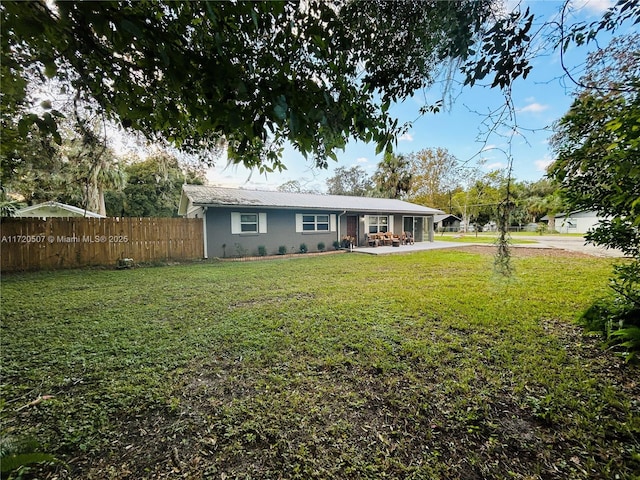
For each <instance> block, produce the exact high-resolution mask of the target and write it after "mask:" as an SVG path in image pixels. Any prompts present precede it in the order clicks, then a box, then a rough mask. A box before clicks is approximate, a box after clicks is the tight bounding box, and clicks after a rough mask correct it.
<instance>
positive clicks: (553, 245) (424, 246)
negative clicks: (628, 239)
mask: <svg viewBox="0 0 640 480" xmlns="http://www.w3.org/2000/svg"><path fill="white" fill-rule="evenodd" d="M514 239H515V240H531V241H534V242H536V243H523V244H518V243H516V244H513V247H515V248H550V249H560V250H568V251H570V252H579V253H585V254H587V255H592V256H594V257H623V256H624V255H623V254H622V252H620V251H619V250H611V249H605V248H602V247H596V246H594V245H590V244H589V245H585V241H584V238H582V237H565V236H560V235H531V236H524V237H521V236H517V237H514ZM470 245H482V246H490V245H489V244H487V243H466V242H465V243H462V242H446V241H439V240H436V241H435V242H418V243H415V244H414V245H400V246H399V247H391V246H385V247H357V248H354V249H353V251H354V252H358V253H368V254H370V255H385V254H390V253H409V252H418V251H423V250H436V249H441V248H455V247H465V246H470Z"/></svg>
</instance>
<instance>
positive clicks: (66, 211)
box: [13, 202, 106, 218]
mask: <svg viewBox="0 0 640 480" xmlns="http://www.w3.org/2000/svg"><path fill="white" fill-rule="evenodd" d="M13 216H14V217H37V218H49V217H90V218H106V217H105V216H104V215H100V214H99V213H95V212H90V211H89V210H85V209H84V208H78V207H74V206H73V205H67V204H66V203H60V202H45V203H39V204H37V205H31V206H29V207H24V208H21V209H19V210H16V211H15V213H14V214H13Z"/></svg>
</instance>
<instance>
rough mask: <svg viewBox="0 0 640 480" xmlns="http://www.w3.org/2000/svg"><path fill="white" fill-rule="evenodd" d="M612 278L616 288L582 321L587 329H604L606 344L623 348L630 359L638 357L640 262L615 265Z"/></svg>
mask: <svg viewBox="0 0 640 480" xmlns="http://www.w3.org/2000/svg"><path fill="white" fill-rule="evenodd" d="M614 271H615V273H616V277H615V278H613V279H612V280H611V288H612V289H613V291H614V292H615V293H614V294H613V295H612V296H611V297H608V298H604V299H600V300H598V301H596V302H595V303H594V304H593V305H592V306H591V307H589V309H588V310H587V311H586V312H584V313H583V314H582V315H581V316H580V318H579V320H578V322H579V323H580V325H582V326H583V327H584V328H585V329H586V330H587V331H591V332H600V333H601V334H602V335H603V337H604V338H605V342H606V345H607V346H609V347H610V348H612V349H616V350H621V351H622V355H623V356H624V357H626V359H627V361H632V360H637V359H638V353H639V352H640V289H639V288H638V285H640V262H633V263H630V264H627V265H617V266H616V267H614Z"/></svg>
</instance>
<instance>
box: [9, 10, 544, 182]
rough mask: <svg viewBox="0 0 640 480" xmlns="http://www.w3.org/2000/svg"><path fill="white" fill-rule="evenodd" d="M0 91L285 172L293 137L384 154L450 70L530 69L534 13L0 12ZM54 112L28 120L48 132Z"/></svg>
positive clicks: (495, 77)
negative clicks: (42, 84) (46, 81)
mask: <svg viewBox="0 0 640 480" xmlns="http://www.w3.org/2000/svg"><path fill="white" fill-rule="evenodd" d="M0 12H1V14H2V61H1V62H0V63H1V64H2V66H3V71H2V91H5V92H6V91H10V92H11V93H12V102H11V105H10V106H11V107H12V108H9V110H10V112H9V113H10V114H14V115H18V114H20V112H19V111H18V110H20V108H18V107H20V106H22V105H23V104H24V103H25V102H24V100H25V98H26V97H25V95H24V93H25V88H24V86H25V83H26V82H25V79H28V78H30V77H31V78H52V79H56V80H57V81H59V82H60V84H61V85H62V86H63V88H65V89H67V90H69V89H71V90H73V91H74V92H75V95H76V99H84V100H86V102H85V105H88V106H90V107H91V108H93V109H95V110H99V111H101V112H104V113H105V114H106V115H107V116H108V117H109V118H111V119H113V120H116V121H118V122H120V123H121V124H122V125H123V126H125V127H130V128H132V129H135V130H137V131H140V132H143V133H144V134H145V135H147V136H148V137H149V138H151V139H153V140H164V141H167V142H171V143H173V144H175V145H177V146H178V147H180V148H182V149H185V150H190V151H204V150H206V149H207V148H209V147H212V146H219V145H220V144H224V145H226V146H227V147H228V149H229V158H230V159H231V161H234V162H242V163H244V164H245V165H246V166H248V167H258V168H259V169H261V170H270V169H274V168H281V167H283V165H282V164H281V162H280V156H279V155H280V153H281V148H282V145H283V143H284V142H285V141H289V142H290V143H291V144H293V145H294V147H295V148H297V149H298V150H299V151H300V152H302V153H303V154H305V155H313V157H314V159H315V161H316V163H317V164H319V165H322V166H326V162H327V159H328V158H335V149H336V148H342V147H344V146H345V144H346V141H347V140H348V139H349V138H355V139H360V140H363V141H367V142H369V141H374V142H377V144H378V148H379V150H380V151H382V150H384V149H388V148H390V147H391V145H392V142H393V140H394V138H395V136H396V135H397V134H398V132H399V131H400V130H401V128H402V126H399V125H398V124H397V120H395V119H393V118H392V117H391V116H390V115H389V112H388V108H389V105H390V103H391V102H393V101H398V100H402V99H406V98H408V97H409V96H410V95H411V94H412V93H414V92H415V91H416V90H418V89H420V88H423V87H428V86H430V85H432V84H433V82H434V79H435V78H436V77H437V75H438V73H439V72H440V71H441V70H442V69H443V68H446V67H447V65H451V64H453V65H458V66H461V67H462V69H463V70H464V74H465V75H466V80H467V82H468V83H473V82H474V81H476V80H478V79H482V78H484V77H486V76H487V75H489V76H490V77H491V78H492V84H493V85H495V86H502V87H505V86H508V85H509V84H510V82H511V80H512V79H513V78H515V77H518V76H520V75H523V74H526V73H527V72H528V70H529V66H528V64H527V60H526V59H525V58H524V55H525V51H526V42H527V41H528V39H529V38H528V36H527V32H528V30H529V29H530V27H531V22H532V16H531V15H529V14H528V12H524V13H521V12H515V13H513V14H505V13H504V12H503V11H501V10H500V9H499V8H497V6H496V2H495V1H494V0H473V1H471V0H468V1H457V2H442V1H421V2H417V1H409V0H404V1H397V2H388V1H383V0H372V1H367V2H361V1H355V0H334V1H326V0H309V1H307V2H283V1H271V2H244V1H240V2H173V1H150V0H142V1H133V0H130V1H102V2H53V1H44V0H41V1H32V2H10V1H7V2H2V4H0ZM56 115H57V113H56V112H55V111H53V110H51V109H50V108H49V111H47V112H44V113H42V114H40V115H39V114H34V113H31V112H24V111H23V112H22V117H21V120H20V121H19V122H18V125H19V126H20V130H21V131H22V132H24V131H25V129H26V128H27V127H28V126H29V124H33V123H36V124H37V125H38V127H40V128H41V129H43V130H48V131H55V120H56Z"/></svg>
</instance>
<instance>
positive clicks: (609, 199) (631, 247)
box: [549, 34, 640, 351]
mask: <svg viewBox="0 0 640 480" xmlns="http://www.w3.org/2000/svg"><path fill="white" fill-rule="evenodd" d="M555 130H556V133H555V136H554V138H553V142H552V145H553V147H554V150H555V152H556V155H557V160H556V161H555V162H554V164H553V165H551V167H550V170H549V175H550V176H551V177H552V178H554V179H555V180H557V181H558V182H559V183H560V186H561V192H562V193H563V194H564V196H565V197H566V199H567V200H568V202H569V204H570V206H571V207H572V208H574V209H588V210H595V211H597V212H598V214H599V215H601V216H602V217H605V218H606V220H603V221H601V222H600V223H599V224H598V226H597V227H596V228H595V229H594V230H593V231H591V232H589V233H588V234H587V235H586V239H587V241H589V242H592V243H594V244H596V245H602V246H604V247H607V248H617V249H620V250H622V252H624V253H625V254H626V255H627V256H629V257H631V258H632V262H630V263H628V264H624V265H619V266H617V267H616V268H615V271H616V278H615V279H614V280H613V282H612V283H611V285H612V287H613V289H614V291H615V299H614V300H613V301H612V302H611V303H608V304H597V305H596V306H595V307H594V308H593V309H592V310H591V311H590V312H588V313H587V314H586V321H587V323H590V325H589V326H593V325H592V324H593V323H595V324H596V325H600V327H601V328H602V329H603V330H605V331H607V332H608V333H609V334H610V335H612V336H613V337H614V338H615V336H616V335H617V336H620V337H621V338H623V339H625V340H627V342H625V346H627V347H631V348H632V349H635V350H637V351H640V34H633V35H627V36H625V37H618V38H616V39H614V41H612V42H611V44H610V45H609V46H608V47H607V48H606V49H603V50H602V51H599V52H597V54H594V55H592V56H590V57H589V59H588V62H587V69H586V72H585V75H584V76H583V77H582V78H581V79H580V82H579V88H578V91H577V92H576V99H575V100H574V102H573V104H572V105H571V108H570V110H569V111H568V112H567V113H566V114H565V115H564V117H562V119H561V120H560V121H559V122H557V124H556V125H555ZM620 327H622V328H620ZM616 329H620V330H619V331H618V332H616V333H612V332H613V331H614V330H616Z"/></svg>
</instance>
